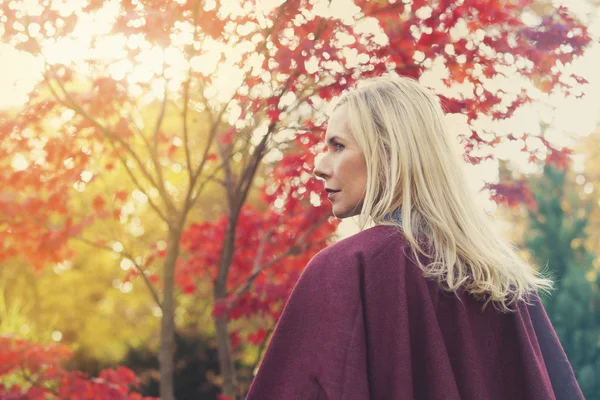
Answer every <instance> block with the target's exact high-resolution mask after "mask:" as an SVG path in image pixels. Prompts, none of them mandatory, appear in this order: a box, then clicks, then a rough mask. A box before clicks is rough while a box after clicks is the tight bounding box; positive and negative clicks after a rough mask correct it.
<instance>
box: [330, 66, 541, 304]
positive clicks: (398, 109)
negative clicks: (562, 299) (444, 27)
mask: <svg viewBox="0 0 600 400" xmlns="http://www.w3.org/2000/svg"><path fill="white" fill-rule="evenodd" d="M361 83H362V85H360V86H358V87H356V88H353V89H352V90H350V91H349V92H348V93H346V94H345V95H344V96H343V97H342V98H341V100H340V101H339V103H338V104H337V106H336V109H337V108H339V107H341V106H347V110H346V112H347V115H348V127H349V129H350V131H351V133H352V135H353V136H354V138H355V140H356V141H357V143H358V144H359V146H360V147H361V149H362V151H363V154H364V156H365V160H366V165H367V185H366V192H365V198H364V202H363V205H362V210H361V214H360V216H359V225H360V228H361V230H362V229H364V228H365V226H366V224H367V222H368V221H369V220H370V221H372V222H373V223H375V224H378V225H392V226H397V227H398V228H400V229H401V230H402V231H403V233H404V236H405V237H406V239H407V241H408V242H409V244H410V247H411V248H412V255H413V258H414V259H415V261H416V263H417V264H418V265H419V267H420V268H421V269H422V270H423V272H424V275H425V276H426V277H429V278H434V279H436V280H437V281H438V282H439V283H440V285H441V286H442V288H443V289H444V290H447V291H452V292H456V291H457V290H458V289H461V288H464V289H465V290H466V291H467V292H468V293H470V294H472V295H473V296H475V297H476V298H478V299H480V300H482V301H484V305H483V308H485V306H486V305H487V304H488V303H489V302H492V303H493V304H494V306H495V307H496V308H497V309H499V310H501V311H509V310H511V309H513V307H512V306H513V305H515V304H516V303H517V302H518V301H520V300H524V301H526V302H528V301H529V300H528V299H529V294H531V293H533V292H534V291H536V290H540V289H541V290H549V289H550V288H551V287H552V282H551V281H550V280H548V279H545V278H543V277H542V276H541V274H539V273H538V272H537V271H536V270H535V269H534V268H532V267H531V266H530V265H529V264H527V263H526V262H525V261H524V260H523V259H522V258H521V257H520V256H519V255H518V253H517V248H516V247H515V246H514V245H512V244H511V243H510V242H509V241H507V240H506V239H505V238H503V236H502V235H501V233H499V231H497V230H495V229H494V228H493V225H494V224H493V223H492V221H491V219H490V217H489V216H488V215H487V214H486V213H485V211H484V210H483V209H482V208H481V207H478V206H477V204H476V203H475V201H474V198H473V195H472V193H471V191H470V190H469V187H468V185H467V180H466V176H465V173H464V171H463V168H462V166H461V164H460V163H461V160H460V157H459V156H458V154H457V153H456V152H455V151H453V150H452V148H453V147H452V144H451V142H450V136H449V134H448V132H447V128H446V126H445V123H444V113H443V111H442V108H441V106H440V104H439V100H438V98H437V96H435V95H434V94H433V93H431V92H430V91H428V90H427V89H425V88H424V87H423V86H421V85H420V84H419V83H418V82H416V81H414V80H412V79H410V78H405V77H398V76H386V77H379V78H374V79H370V80H367V81H363V82H361ZM398 208H400V209H401V218H400V219H390V218H389V215H390V213H392V212H393V211H394V210H397V209H398ZM423 258H424V259H425V260H426V263H423V261H422V259H423Z"/></svg>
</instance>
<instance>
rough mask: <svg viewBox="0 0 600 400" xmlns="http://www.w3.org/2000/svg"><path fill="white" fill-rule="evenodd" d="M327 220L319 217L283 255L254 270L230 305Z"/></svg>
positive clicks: (294, 251)
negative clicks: (259, 276)
mask: <svg viewBox="0 0 600 400" xmlns="http://www.w3.org/2000/svg"><path fill="white" fill-rule="evenodd" d="M328 218H329V215H325V216H323V217H321V218H320V219H319V220H318V221H317V222H316V223H315V224H314V225H313V226H311V227H310V229H308V230H307V231H306V232H304V233H303V234H302V235H300V236H298V238H296V240H295V241H294V243H293V244H292V245H291V246H290V248H289V249H288V250H287V251H286V252H285V253H282V254H280V255H278V256H277V257H275V258H273V259H271V260H270V261H268V262H267V263H265V264H264V265H262V266H261V267H259V268H254V269H253V271H252V274H250V276H248V278H247V279H246V282H245V284H244V285H243V286H241V287H238V289H236V290H235V291H234V293H235V296H234V298H233V300H232V304H235V303H236V302H237V301H238V300H239V299H240V298H241V297H242V296H243V295H244V294H246V293H247V292H248V290H250V287H251V286H252V283H253V282H254V280H255V279H256V277H257V276H258V275H259V274H260V273H261V272H263V271H264V270H265V269H267V268H269V267H270V266H271V265H273V264H276V263H278V262H279V261H281V260H282V259H284V258H285V257H288V256H290V255H292V254H295V253H296V252H297V251H298V250H297V246H298V244H300V243H302V242H304V241H306V238H307V237H308V236H310V235H311V234H312V233H313V232H314V231H316V230H317V229H318V228H319V227H321V225H322V224H323V223H324V222H325V221H327V219H328Z"/></svg>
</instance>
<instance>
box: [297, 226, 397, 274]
mask: <svg viewBox="0 0 600 400" xmlns="http://www.w3.org/2000/svg"><path fill="white" fill-rule="evenodd" d="M405 248H406V239H405V237H404V235H403V234H402V232H401V231H400V230H399V229H397V228H395V227H392V226H383V225H377V226H374V227H372V228H369V229H365V230H364V231H361V232H359V233H356V234H354V235H352V236H350V237H347V238H344V239H342V240H340V241H338V242H336V243H334V244H332V245H330V246H328V247H326V248H324V249H323V250H321V251H319V252H318V253H317V254H316V255H315V256H314V257H313V258H312V260H311V261H310V263H309V265H308V266H307V269H316V270H320V269H324V270H326V271H327V272H329V273H331V272H335V271H336V270H338V269H339V270H342V271H346V272H347V271H348V269H349V268H352V267H356V266H359V265H360V264H364V263H369V262H370V261H372V260H376V259H380V258H381V257H393V258H395V259H396V260H397V257H398V256H400V257H402V258H403V257H404V253H405Z"/></svg>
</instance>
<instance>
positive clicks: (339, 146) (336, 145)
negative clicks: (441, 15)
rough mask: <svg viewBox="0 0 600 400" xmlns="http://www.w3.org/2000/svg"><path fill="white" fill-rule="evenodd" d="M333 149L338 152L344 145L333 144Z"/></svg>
mask: <svg viewBox="0 0 600 400" xmlns="http://www.w3.org/2000/svg"><path fill="white" fill-rule="evenodd" d="M333 148H334V149H335V151H340V150H343V149H344V145H343V144H341V143H334V144H333Z"/></svg>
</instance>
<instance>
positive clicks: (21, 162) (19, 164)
mask: <svg viewBox="0 0 600 400" xmlns="http://www.w3.org/2000/svg"><path fill="white" fill-rule="evenodd" d="M10 166H11V167H12V168H13V169H14V170H15V171H25V170H26V169H27V168H29V161H28V160H27V157H25V156H24V155H23V154H21V153H17V154H15V155H13V157H12V160H11V162H10Z"/></svg>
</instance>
